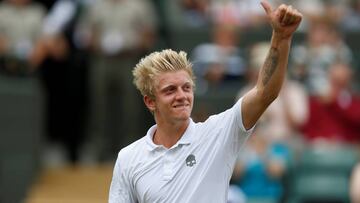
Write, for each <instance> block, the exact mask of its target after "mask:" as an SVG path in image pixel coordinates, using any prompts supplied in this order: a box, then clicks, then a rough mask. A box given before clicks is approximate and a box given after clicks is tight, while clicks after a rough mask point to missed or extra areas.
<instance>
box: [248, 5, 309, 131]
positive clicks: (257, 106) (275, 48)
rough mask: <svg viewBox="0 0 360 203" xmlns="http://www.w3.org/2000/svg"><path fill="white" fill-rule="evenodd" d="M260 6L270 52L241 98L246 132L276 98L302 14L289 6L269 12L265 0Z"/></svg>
mask: <svg viewBox="0 0 360 203" xmlns="http://www.w3.org/2000/svg"><path fill="white" fill-rule="evenodd" d="M261 5H262V6H263V7H264V9H265V11H266V15H267V16H268V19H269V21H270V24H271V26H272V28H273V33H272V38H271V45H270V50H269V52H268V55H267V57H266V59H265V62H264V65H263V67H262V68H261V70H260V73H259V78H258V81H257V83H256V86H255V87H254V88H253V89H252V90H250V91H249V92H248V93H246V94H245V96H244V97H243V101H242V108H241V114H242V120H243V125H244V127H245V129H250V128H251V127H252V126H254V125H255V123H256V122H257V120H258V119H259V118H260V116H261V115H262V113H263V112H264V111H265V110H266V108H267V107H268V106H269V105H270V104H271V102H273V101H274V100H275V99H276V97H277V96H278V94H279V92H280V89H281V86H282V85H283V81H284V78H285V76H286V70H287V63H288V56H289V50H290V44H291V40H292V36H293V33H294V32H295V30H296V29H297V27H298V26H299V24H300V22H301V19H302V14H301V13H299V12H298V11H297V10H296V9H293V8H292V7H291V6H287V5H284V4H282V5H281V6H279V7H278V8H277V9H276V10H272V8H271V6H270V4H269V3H268V2H267V1H263V2H262V3H261Z"/></svg>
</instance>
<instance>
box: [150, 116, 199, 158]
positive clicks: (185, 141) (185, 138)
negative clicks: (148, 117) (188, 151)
mask: <svg viewBox="0 0 360 203" xmlns="http://www.w3.org/2000/svg"><path fill="white" fill-rule="evenodd" d="M193 127H194V121H193V120H192V119H191V118H190V123H189V126H188V127H187V128H186V130H185V132H184V134H183V135H182V136H181V138H180V140H179V141H178V142H177V143H176V144H175V145H174V146H172V147H171V148H175V147H177V146H179V145H189V144H191V142H192V136H191V135H192V134H191V131H192V129H193ZM156 128H157V125H156V124H155V125H153V126H152V127H151V128H150V129H149V130H148V132H147V134H146V145H147V149H148V150H149V151H154V150H155V149H157V148H161V147H163V146H162V145H157V144H155V143H154V141H153V137H154V133H155V131H156Z"/></svg>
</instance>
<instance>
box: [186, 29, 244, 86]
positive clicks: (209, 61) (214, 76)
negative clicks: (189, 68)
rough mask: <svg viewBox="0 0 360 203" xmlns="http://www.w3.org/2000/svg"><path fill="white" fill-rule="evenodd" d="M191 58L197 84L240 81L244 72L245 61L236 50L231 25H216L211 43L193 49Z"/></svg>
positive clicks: (235, 41)
mask: <svg viewBox="0 0 360 203" xmlns="http://www.w3.org/2000/svg"><path fill="white" fill-rule="evenodd" d="M192 58H193V61H194V71H195V74H196V75H197V78H198V80H199V82H201V81H204V82H207V83H209V84H215V85H219V84H220V83H222V82H224V81H227V80H233V79H241V78H242V77H243V75H244V73H245V70H246V64H245V60H244V59H243V57H242V55H241V51H240V50H239V49H238V48H237V32H236V28H235V27H233V26H231V25H216V26H215V27H214V30H213V35H212V42H210V43H205V44H200V45H198V46H197V47H195V49H194V50H193V53H192Z"/></svg>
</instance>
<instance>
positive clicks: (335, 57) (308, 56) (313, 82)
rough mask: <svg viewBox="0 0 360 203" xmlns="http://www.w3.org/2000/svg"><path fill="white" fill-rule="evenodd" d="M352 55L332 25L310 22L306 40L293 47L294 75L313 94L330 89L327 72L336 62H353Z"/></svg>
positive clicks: (317, 21) (321, 21) (324, 22)
mask: <svg viewBox="0 0 360 203" xmlns="http://www.w3.org/2000/svg"><path fill="white" fill-rule="evenodd" d="M351 60H352V52H351V50H350V49H349V47H348V46H347V45H346V44H345V42H344V41H343V39H342V38H341V36H340V34H339V33H338V31H337V30H336V29H335V28H334V27H333V24H332V23H331V22H329V21H327V20H326V19H319V20H314V21H312V22H311V26H310V28H309V32H308V34H307V38H306V41H305V42H304V43H302V44H301V45H297V46H295V47H294V49H293V52H292V55H291V62H292V67H293V68H292V74H293V75H292V76H293V77H295V79H297V80H299V81H302V82H303V83H304V84H305V86H306V88H307V90H308V91H309V93H310V94H319V93H321V92H322V91H326V89H327V88H328V80H327V70H328V68H329V66H330V65H331V64H332V63H334V62H335V61H341V62H344V63H350V62H351Z"/></svg>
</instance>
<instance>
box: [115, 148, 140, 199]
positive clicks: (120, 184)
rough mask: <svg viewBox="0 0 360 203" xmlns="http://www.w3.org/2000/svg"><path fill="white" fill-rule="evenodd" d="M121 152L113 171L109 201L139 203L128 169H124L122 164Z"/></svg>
mask: <svg viewBox="0 0 360 203" xmlns="http://www.w3.org/2000/svg"><path fill="white" fill-rule="evenodd" d="M120 153H121V152H120ZM120 153H119V156H118V158H117V160H116V163H115V167H114V171H113V177H112V181H111V185H110V192H109V203H137V199H136V195H135V194H134V190H133V187H132V184H131V183H130V181H129V178H128V177H129V174H128V171H127V170H126V169H124V167H123V165H122V164H124V163H123V162H121V157H120Z"/></svg>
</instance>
